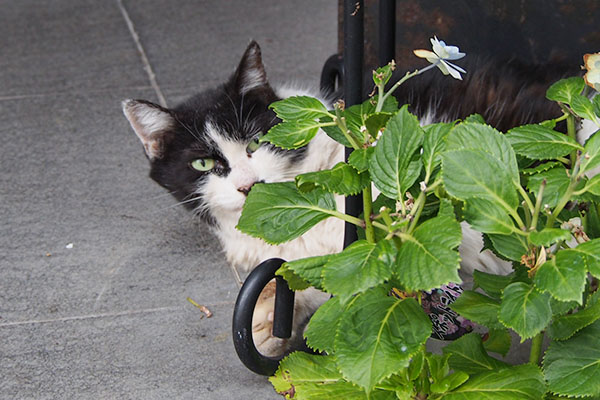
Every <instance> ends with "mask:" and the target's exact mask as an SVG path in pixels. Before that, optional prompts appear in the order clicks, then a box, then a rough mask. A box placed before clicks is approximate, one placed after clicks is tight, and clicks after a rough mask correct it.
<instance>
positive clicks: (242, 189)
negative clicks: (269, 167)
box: [238, 181, 265, 196]
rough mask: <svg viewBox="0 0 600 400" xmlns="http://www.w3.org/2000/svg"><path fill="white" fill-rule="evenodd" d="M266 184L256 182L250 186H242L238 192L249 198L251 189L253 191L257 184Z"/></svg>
mask: <svg viewBox="0 0 600 400" xmlns="http://www.w3.org/2000/svg"><path fill="white" fill-rule="evenodd" d="M264 182H265V181H256V182H252V183H251V184H249V185H245V186H241V187H239V188H238V192H240V193H244V195H246V196H248V193H250V189H252V186H254V185H255V184H256V183H264Z"/></svg>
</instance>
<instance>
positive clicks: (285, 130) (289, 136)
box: [260, 120, 320, 150]
mask: <svg viewBox="0 0 600 400" xmlns="http://www.w3.org/2000/svg"><path fill="white" fill-rule="evenodd" d="M319 127H320V123H319V122H317V121H312V120H298V121H284V122H281V123H279V124H277V125H275V126H274V127H272V128H271V129H269V132H268V133H267V134H266V135H265V136H263V137H261V138H260V142H270V143H272V144H274V145H275V146H277V147H281V148H282V149H286V150H291V149H297V148H299V147H303V146H306V145H307V144H308V143H309V142H310V141H311V140H312V138H314V137H315V135H316V134H317V132H318V131H319Z"/></svg>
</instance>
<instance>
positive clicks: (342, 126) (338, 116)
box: [335, 107, 361, 150]
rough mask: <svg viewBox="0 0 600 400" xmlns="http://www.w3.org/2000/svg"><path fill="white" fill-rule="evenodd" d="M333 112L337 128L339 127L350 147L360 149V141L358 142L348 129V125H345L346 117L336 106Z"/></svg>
mask: <svg viewBox="0 0 600 400" xmlns="http://www.w3.org/2000/svg"><path fill="white" fill-rule="evenodd" d="M335 114H336V118H335V123H336V125H337V126H338V128H340V131H342V134H343V135H344V137H345V138H346V140H348V142H350V145H351V146H352V148H354V150H356V149H360V148H361V145H360V143H358V141H357V140H356V138H355V137H354V135H353V134H352V132H350V131H349V130H348V127H347V126H346V119H345V118H344V117H343V116H342V112H341V110H340V109H339V108H337V107H336V108H335Z"/></svg>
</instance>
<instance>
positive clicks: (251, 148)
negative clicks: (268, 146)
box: [246, 138, 261, 153]
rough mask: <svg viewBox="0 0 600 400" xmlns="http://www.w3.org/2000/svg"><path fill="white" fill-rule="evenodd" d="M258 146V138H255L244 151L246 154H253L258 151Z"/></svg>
mask: <svg viewBox="0 0 600 400" xmlns="http://www.w3.org/2000/svg"><path fill="white" fill-rule="evenodd" d="M260 145H261V143H260V142H259V141H258V138H256V139H254V140H253V141H251V142H250V143H249V144H248V147H246V151H247V152H248V153H254V152H255V151H256V150H258V148H259V147H260Z"/></svg>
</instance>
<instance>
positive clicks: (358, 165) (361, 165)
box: [348, 147, 375, 172]
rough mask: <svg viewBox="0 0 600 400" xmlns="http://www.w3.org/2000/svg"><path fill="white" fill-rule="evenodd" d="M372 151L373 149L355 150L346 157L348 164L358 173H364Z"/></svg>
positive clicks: (367, 167)
mask: <svg viewBox="0 0 600 400" xmlns="http://www.w3.org/2000/svg"><path fill="white" fill-rule="evenodd" d="M374 151H375V147H367V148H366V149H365V148H363V149H356V150H354V151H353V152H352V153H351V154H350V157H348V164H350V165H352V166H353V167H354V168H355V169H356V170H357V171H358V172H364V171H366V170H368V169H369V159H370V158H371V156H372V155H373V152H374Z"/></svg>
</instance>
